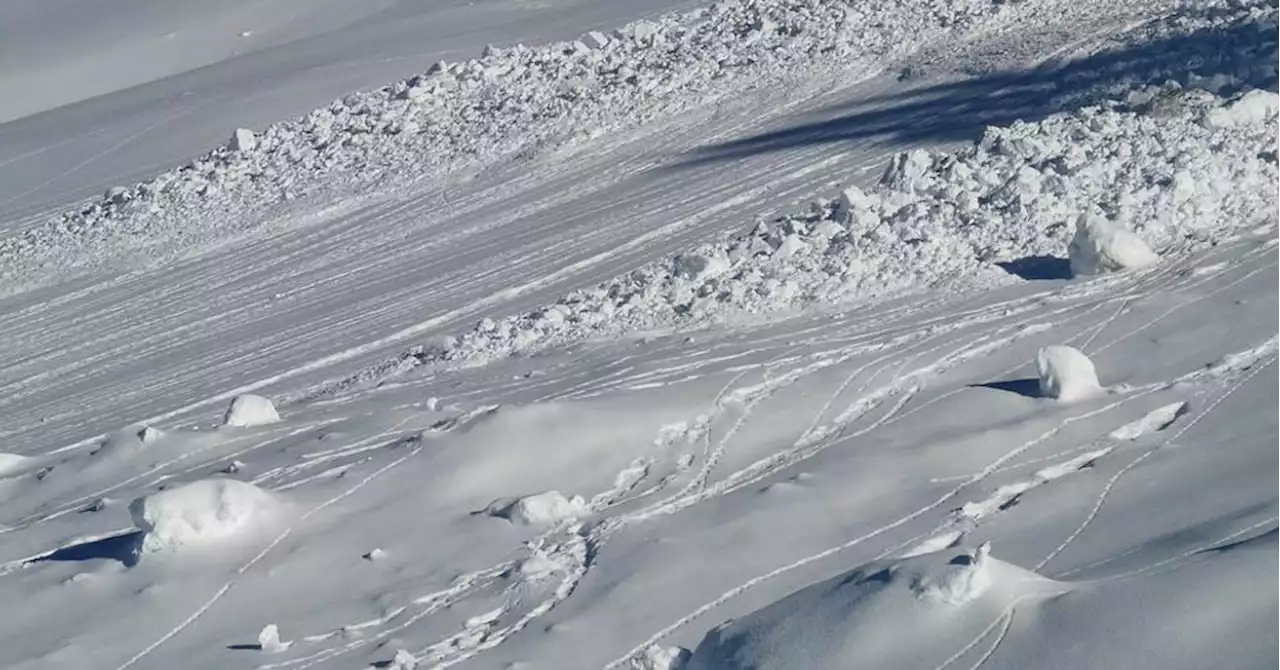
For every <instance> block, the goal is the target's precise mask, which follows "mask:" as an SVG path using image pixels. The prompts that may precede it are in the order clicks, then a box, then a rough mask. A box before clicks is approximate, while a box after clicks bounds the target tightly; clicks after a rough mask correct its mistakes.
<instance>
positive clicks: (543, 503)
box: [485, 491, 589, 526]
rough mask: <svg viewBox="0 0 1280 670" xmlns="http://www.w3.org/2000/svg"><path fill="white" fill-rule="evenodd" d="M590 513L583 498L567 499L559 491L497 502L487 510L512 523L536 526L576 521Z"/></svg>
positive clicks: (490, 513) (486, 511) (487, 512)
mask: <svg viewBox="0 0 1280 670" xmlns="http://www.w3.org/2000/svg"><path fill="white" fill-rule="evenodd" d="M588 512H589V509H588V508H587V502H586V500H584V499H583V498H582V496H573V497H572V498H566V497H565V496H564V495H563V494H561V493H560V492H559V491H544V492H542V493H535V494H533V495H529V496H524V497H522V498H516V499H515V500H511V499H510V498H503V499H499V500H495V501H494V502H492V503H490V505H489V506H488V507H487V508H485V513H486V514H488V515H490V516H496V517H499V518H502V519H507V520H508V521H510V522H511V523H515V524H520V525H525V526H535V525H547V524H553V523H558V522H560V521H566V520H569V519H576V518H578V517H580V516H584V515H586V514H587V513H588Z"/></svg>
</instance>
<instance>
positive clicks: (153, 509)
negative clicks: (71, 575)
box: [129, 478, 282, 554]
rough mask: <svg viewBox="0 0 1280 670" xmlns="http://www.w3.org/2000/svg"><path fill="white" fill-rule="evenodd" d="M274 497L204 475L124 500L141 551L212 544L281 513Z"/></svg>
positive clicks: (151, 551)
mask: <svg viewBox="0 0 1280 670" xmlns="http://www.w3.org/2000/svg"><path fill="white" fill-rule="evenodd" d="M281 507H282V506H281V503H280V501H279V500H277V498H276V497H275V495H273V494H271V493H269V492H267V491H264V490H262V489H260V488H258V487H256V486H254V485H253V484H248V483H245V482H240V481H236V480H234V479H221V478H219V479H205V480H201V481H196V482H192V483H190V484H186V485H183V486H179V487H176V488H172V489H167V490H165V491H160V492H159V493H155V494H152V495H149V496H145V497H142V498H138V499H137V500H134V501H133V502H132V503H130V504H129V514H130V515H131V516H132V517H133V523H134V525H136V526H137V527H138V529H139V530H141V531H142V532H143V533H144V535H143V539H142V553H144V554H148V553H155V552H161V551H176V550H179V549H183V548H187V547H195V546H202V545H209V544H216V543H217V542H218V541H220V540H226V539H229V538H232V537H234V536H236V535H239V534H241V533H245V532H248V531H251V530H253V529H255V528H257V527H259V526H261V525H263V524H266V523H269V522H270V521H271V520H272V519H274V518H275V517H276V516H277V515H278V514H279V512H280V511H281Z"/></svg>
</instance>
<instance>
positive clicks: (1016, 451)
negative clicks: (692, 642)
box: [604, 394, 1141, 670]
mask: <svg viewBox="0 0 1280 670" xmlns="http://www.w3.org/2000/svg"><path fill="white" fill-rule="evenodd" d="M1140 395H1141V394H1134V395H1131V396H1128V397H1125V398H1121V399H1120V400H1116V401H1114V402H1111V403H1108V404H1107V405H1104V406H1102V407H1099V408H1097V409H1093V410H1089V411H1087V412H1083V413H1081V414H1077V415H1074V416H1070V417H1067V418H1066V419H1064V420H1063V421H1062V423H1060V424H1059V425H1058V426H1057V427H1055V428H1051V429H1049V430H1048V431H1045V432H1044V433H1042V434H1041V435H1039V436H1037V437H1035V438H1033V439H1031V440H1029V441H1027V442H1024V443H1023V444H1021V445H1019V446H1017V447H1015V448H1013V449H1012V450H1010V451H1008V452H1006V453H1005V454H1004V455H1002V456H1000V457H999V458H997V459H995V460H994V461H992V462H991V463H990V464H989V465H988V466H987V467H986V468H984V469H983V470H982V471H981V472H979V473H977V474H976V475H974V476H973V477H971V478H970V479H969V480H967V481H966V482H965V483H963V484H961V485H959V486H956V487H954V488H952V489H951V490H949V491H947V492H945V493H944V494H942V495H941V496H940V497H938V498H937V499H936V500H934V501H933V502H931V503H929V504H927V505H925V506H924V507H921V508H919V509H917V510H915V511H913V512H911V513H909V514H907V515H905V516H902V517H899V518H898V519H897V520H895V521H892V522H890V523H887V524H884V525H882V526H879V527H878V528H875V529H873V530H870V531H868V532H866V533H864V534H862V535H860V536H858V537H855V538H853V539H851V540H848V541H846V542H844V543H842V544H839V545H836V546H834V547H829V548H827V549H824V550H822V551H820V552H818V553H815V554H810V555H809V556H806V557H804V558H801V559H799V560H797V561H794V562H792V563H788V564H786V565H783V566H780V567H777V568H774V569H773V570H771V571H769V572H766V573H764V574H762V575H758V576H756V577H753V578H751V579H749V580H747V581H746V582H743V583H742V584H740V585H738V586H736V587H734V588H732V589H730V590H728V591H726V592H724V593H723V594H721V595H720V596H719V597H717V598H715V599H714V600H712V601H710V602H708V603H706V604H704V605H702V606H701V607H699V608H697V609H696V610H694V611H693V612H691V613H690V614H688V615H686V616H684V617H681V618H680V619H678V620H677V621H675V622H674V623H672V624H670V625H668V626H667V627H666V628H663V629H661V630H659V631H658V632H657V633H654V634H653V635H652V636H650V637H649V639H647V640H645V641H644V642H642V643H640V644H639V645H638V646H636V647H635V648H633V649H632V650H631V651H629V652H627V653H626V654H625V655H623V656H620V657H618V658H617V659H615V660H613V661H611V662H609V663H608V664H607V665H606V666H605V667H604V670H618V669H619V668H621V667H622V665H623V664H625V663H627V662H628V661H630V659H632V658H634V657H635V656H636V655H637V654H639V653H642V652H643V651H644V650H645V649H647V648H648V647H649V646H651V645H654V644H657V643H658V642H659V641H661V640H662V639H664V638H666V637H667V636H669V635H670V634H671V633H673V632H675V631H676V630H677V629H679V628H680V627H682V626H684V625H686V624H688V623H690V622H692V621H693V620H695V619H697V618H698V617H700V616H702V615H704V614H706V613H708V612H710V611H712V610H714V609H716V608H718V607H719V606H720V605H723V604H724V603H725V602H728V601H729V600H731V599H733V598H735V597H737V596H738V595H740V594H742V593H744V592H746V591H748V590H749V589H751V588H754V587H756V586H758V585H760V584H762V583H764V582H766V581H769V580H770V579H773V578H774V577H777V576H778V575H781V574H785V573H787V572H790V571H792V570H795V569H797V568H801V567H803V566H805V565H808V564H810V563H813V562H815V561H818V560H821V559H824V558H827V557H828V556H832V555H834V554H836V553H839V552H841V551H844V550H845V549H848V548H850V547H853V546H855V545H857V544H860V543H862V542H864V541H866V540H869V539H872V538H874V537H877V536H879V535H882V534H884V533H886V532H888V531H891V530H894V529H896V528H899V527H901V526H903V525H905V524H907V523H910V522H911V521H914V520H915V519H918V518H920V517H921V516H923V515H925V514H927V513H928V512H930V511H932V510H934V509H937V508H938V507H940V506H942V505H944V504H946V502H947V501H948V500H950V499H951V498H954V497H955V496H957V495H959V494H960V492H961V491H963V490H964V489H965V488H967V487H968V486H970V485H972V484H975V483H977V482H979V481H982V480H983V479H985V478H986V477H987V476H988V475H989V474H990V473H991V472H994V471H995V470H996V469H997V468H999V467H1000V466H1002V465H1004V464H1005V463H1007V462H1008V461H1009V460H1011V459H1014V458H1017V457H1018V456H1019V455H1021V454H1022V453H1024V452H1026V451H1027V450H1028V449H1030V448H1032V447H1034V446H1036V445H1037V444H1040V443H1042V442H1044V441H1046V440H1048V439H1049V438H1051V437H1053V436H1055V435H1057V434H1058V433H1059V432H1061V431H1062V430H1063V429H1064V428H1065V427H1066V426H1068V425H1069V424H1072V423H1075V422H1077V421H1082V420H1085V419H1089V418H1092V417H1094V416H1097V415H1100V414H1103V413H1106V412H1109V411H1111V410H1112V409H1115V408H1116V407H1119V406H1121V405H1123V404H1125V403H1127V402H1130V401H1132V400H1134V399H1136V398H1137V397H1140Z"/></svg>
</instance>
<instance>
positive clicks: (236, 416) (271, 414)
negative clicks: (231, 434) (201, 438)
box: [222, 393, 280, 428]
mask: <svg viewBox="0 0 1280 670" xmlns="http://www.w3.org/2000/svg"><path fill="white" fill-rule="evenodd" d="M279 421H280V415H279V414H277V413H276V407H275V405H273V404H272V403H271V401H270V400H268V399H266V398H263V397H262V396H259V395H253V394H250V393H246V394H244V395H239V396H236V397H235V398H234V399H232V401H231V405H230V406H228V407H227V412H226V414H225V415H223V417H222V425H224V426H235V427H240V428H247V427H250V426H265V425H268V424H272V423H277V422H279Z"/></svg>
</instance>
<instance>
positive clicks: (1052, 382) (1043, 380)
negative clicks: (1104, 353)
mask: <svg viewBox="0 0 1280 670" xmlns="http://www.w3.org/2000/svg"><path fill="white" fill-rule="evenodd" d="M1036 371H1037V372H1038V373H1039V374H1040V394H1041V395H1043V396H1044V397H1046V398H1057V399H1058V400H1062V401H1064V402H1072V401H1075V400H1081V399H1084V398H1087V397H1089V396H1091V395H1095V394H1097V393H1099V392H1100V391H1101V390H1102V386H1101V385H1100V384H1098V372H1097V370H1095V369H1094V367H1093V361H1091V360H1089V357H1088V356H1086V355H1084V354H1083V353H1082V352H1080V350H1078V349H1073V348H1071V347H1068V346H1062V345H1054V346H1049V347H1045V348H1043V349H1041V350H1040V352H1039V353H1038V354H1036Z"/></svg>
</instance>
